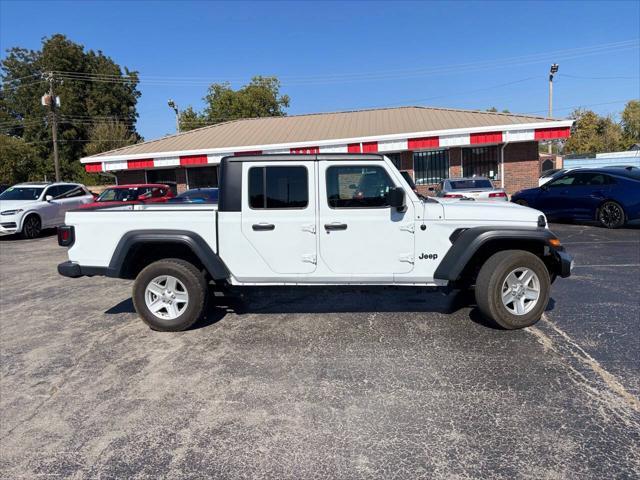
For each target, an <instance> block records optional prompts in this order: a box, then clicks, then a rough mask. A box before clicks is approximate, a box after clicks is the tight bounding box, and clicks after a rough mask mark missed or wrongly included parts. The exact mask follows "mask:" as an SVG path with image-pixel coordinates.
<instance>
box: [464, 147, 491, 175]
mask: <svg viewBox="0 0 640 480" xmlns="http://www.w3.org/2000/svg"><path fill="white" fill-rule="evenodd" d="M462 175H463V176H464V177H487V178H490V179H492V180H495V179H496V178H498V177H499V172H498V147H497V146H495V145H494V146H491V147H478V148H463V149H462Z"/></svg>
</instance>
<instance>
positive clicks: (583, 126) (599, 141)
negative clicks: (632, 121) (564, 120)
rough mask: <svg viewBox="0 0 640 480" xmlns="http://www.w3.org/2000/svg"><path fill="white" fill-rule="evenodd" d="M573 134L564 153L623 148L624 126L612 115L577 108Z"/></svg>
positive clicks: (566, 144)
mask: <svg viewBox="0 0 640 480" xmlns="http://www.w3.org/2000/svg"><path fill="white" fill-rule="evenodd" d="M571 118H573V119H575V123H574V124H573V128H572V131H571V136H570V137H569V139H568V140H567V141H566V143H565V145H564V150H563V152H564V153H571V154H584V153H602V152H615V151H617V150H620V149H622V127H621V126H620V124H618V123H616V122H615V121H614V120H613V118H612V117H610V116H608V117H602V116H600V115H598V114H597V113H595V112H592V111H591V110H582V109H578V110H575V111H574V112H573V113H572V114H571Z"/></svg>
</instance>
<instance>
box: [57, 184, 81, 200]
mask: <svg viewBox="0 0 640 480" xmlns="http://www.w3.org/2000/svg"><path fill="white" fill-rule="evenodd" d="M54 188H56V194H55V195H54V198H68V196H67V195H66V194H67V193H69V192H71V190H75V189H76V185H58V186H57V187H54Z"/></svg>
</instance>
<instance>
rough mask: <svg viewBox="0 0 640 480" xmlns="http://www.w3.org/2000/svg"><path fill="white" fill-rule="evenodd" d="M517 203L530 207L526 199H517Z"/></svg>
mask: <svg viewBox="0 0 640 480" xmlns="http://www.w3.org/2000/svg"><path fill="white" fill-rule="evenodd" d="M516 203H517V204H518V205H522V206H523V207H528V206H529V202H527V201H526V200H522V199H520V200H516Z"/></svg>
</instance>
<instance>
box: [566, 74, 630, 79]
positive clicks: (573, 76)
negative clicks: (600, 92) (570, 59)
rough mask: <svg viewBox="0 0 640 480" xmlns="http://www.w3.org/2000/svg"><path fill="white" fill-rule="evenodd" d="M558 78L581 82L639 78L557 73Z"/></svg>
mask: <svg viewBox="0 0 640 480" xmlns="http://www.w3.org/2000/svg"><path fill="white" fill-rule="evenodd" d="M558 76H561V77H569V78H578V79H583V80H636V79H638V78H640V76H635V77H625V76H614V77H583V76H580V75H569V74H567V73H559V74H558Z"/></svg>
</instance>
